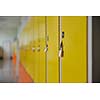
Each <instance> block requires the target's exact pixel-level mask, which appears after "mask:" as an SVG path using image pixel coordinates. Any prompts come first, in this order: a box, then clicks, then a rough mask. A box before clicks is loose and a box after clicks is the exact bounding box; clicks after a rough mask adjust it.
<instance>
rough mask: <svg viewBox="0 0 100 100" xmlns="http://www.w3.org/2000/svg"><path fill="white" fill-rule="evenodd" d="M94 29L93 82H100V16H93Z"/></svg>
mask: <svg viewBox="0 0 100 100" xmlns="http://www.w3.org/2000/svg"><path fill="white" fill-rule="evenodd" d="M92 31H93V36H92V37H93V42H92V43H93V49H92V50H93V60H92V62H93V71H92V72H93V78H92V80H93V82H95V83H99V82H100V45H99V44H100V17H99V16H94V17H92Z"/></svg>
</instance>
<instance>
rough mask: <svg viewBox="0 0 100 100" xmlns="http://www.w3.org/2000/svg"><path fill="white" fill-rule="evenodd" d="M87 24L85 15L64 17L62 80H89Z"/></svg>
mask: <svg viewBox="0 0 100 100" xmlns="http://www.w3.org/2000/svg"><path fill="white" fill-rule="evenodd" d="M86 24H87V21H86V17H83V16H80V17H78V16H73V17H72V16H71V17H70V16H63V17H62V33H63V32H64V38H63V39H62V45H63V51H64V52H63V57H62V82H87V49H86V47H87V30H86ZM62 35H63V34H62Z"/></svg>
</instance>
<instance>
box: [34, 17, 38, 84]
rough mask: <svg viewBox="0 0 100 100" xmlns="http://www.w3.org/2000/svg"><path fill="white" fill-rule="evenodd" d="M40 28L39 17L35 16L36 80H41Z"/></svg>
mask: <svg viewBox="0 0 100 100" xmlns="http://www.w3.org/2000/svg"><path fill="white" fill-rule="evenodd" d="M38 32H39V28H38V17H37V16H34V43H35V61H34V62H35V65H34V67H35V70H34V72H35V77H34V82H36V83H37V82H39V52H38V44H39V43H38V42H39V41H38V38H39V35H38Z"/></svg>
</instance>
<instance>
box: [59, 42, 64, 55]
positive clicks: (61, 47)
mask: <svg viewBox="0 0 100 100" xmlns="http://www.w3.org/2000/svg"><path fill="white" fill-rule="evenodd" d="M59 57H64V50H63V42H61V44H60V50H59Z"/></svg>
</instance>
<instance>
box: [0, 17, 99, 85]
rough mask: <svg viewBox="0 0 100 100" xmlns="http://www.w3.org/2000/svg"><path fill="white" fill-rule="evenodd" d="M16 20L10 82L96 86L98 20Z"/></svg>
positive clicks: (57, 18) (33, 18)
mask: <svg viewBox="0 0 100 100" xmlns="http://www.w3.org/2000/svg"><path fill="white" fill-rule="evenodd" d="M19 18H20V24H19V28H18V29H17V35H16V38H14V39H13V41H12V42H11V48H12V49H11V50H12V52H11V57H10V62H11V64H12V67H11V69H12V71H11V72H13V75H12V76H13V79H14V81H10V82H23V83H31V82H33V83H91V82H100V74H99V65H100V64H99V62H100V61H99V57H100V56H99V55H100V53H99V51H100V50H99V49H100V48H99V41H100V39H99V37H100V35H99V32H100V28H99V26H100V17H96V16H95V17H91V16H19ZM7 43H8V41H7ZM3 61H6V60H5V58H4V59H3ZM7 61H8V60H7ZM1 66H2V65H1ZM10 66H11V65H10ZM0 82H6V81H0ZM7 82H8V81H7Z"/></svg>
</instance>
